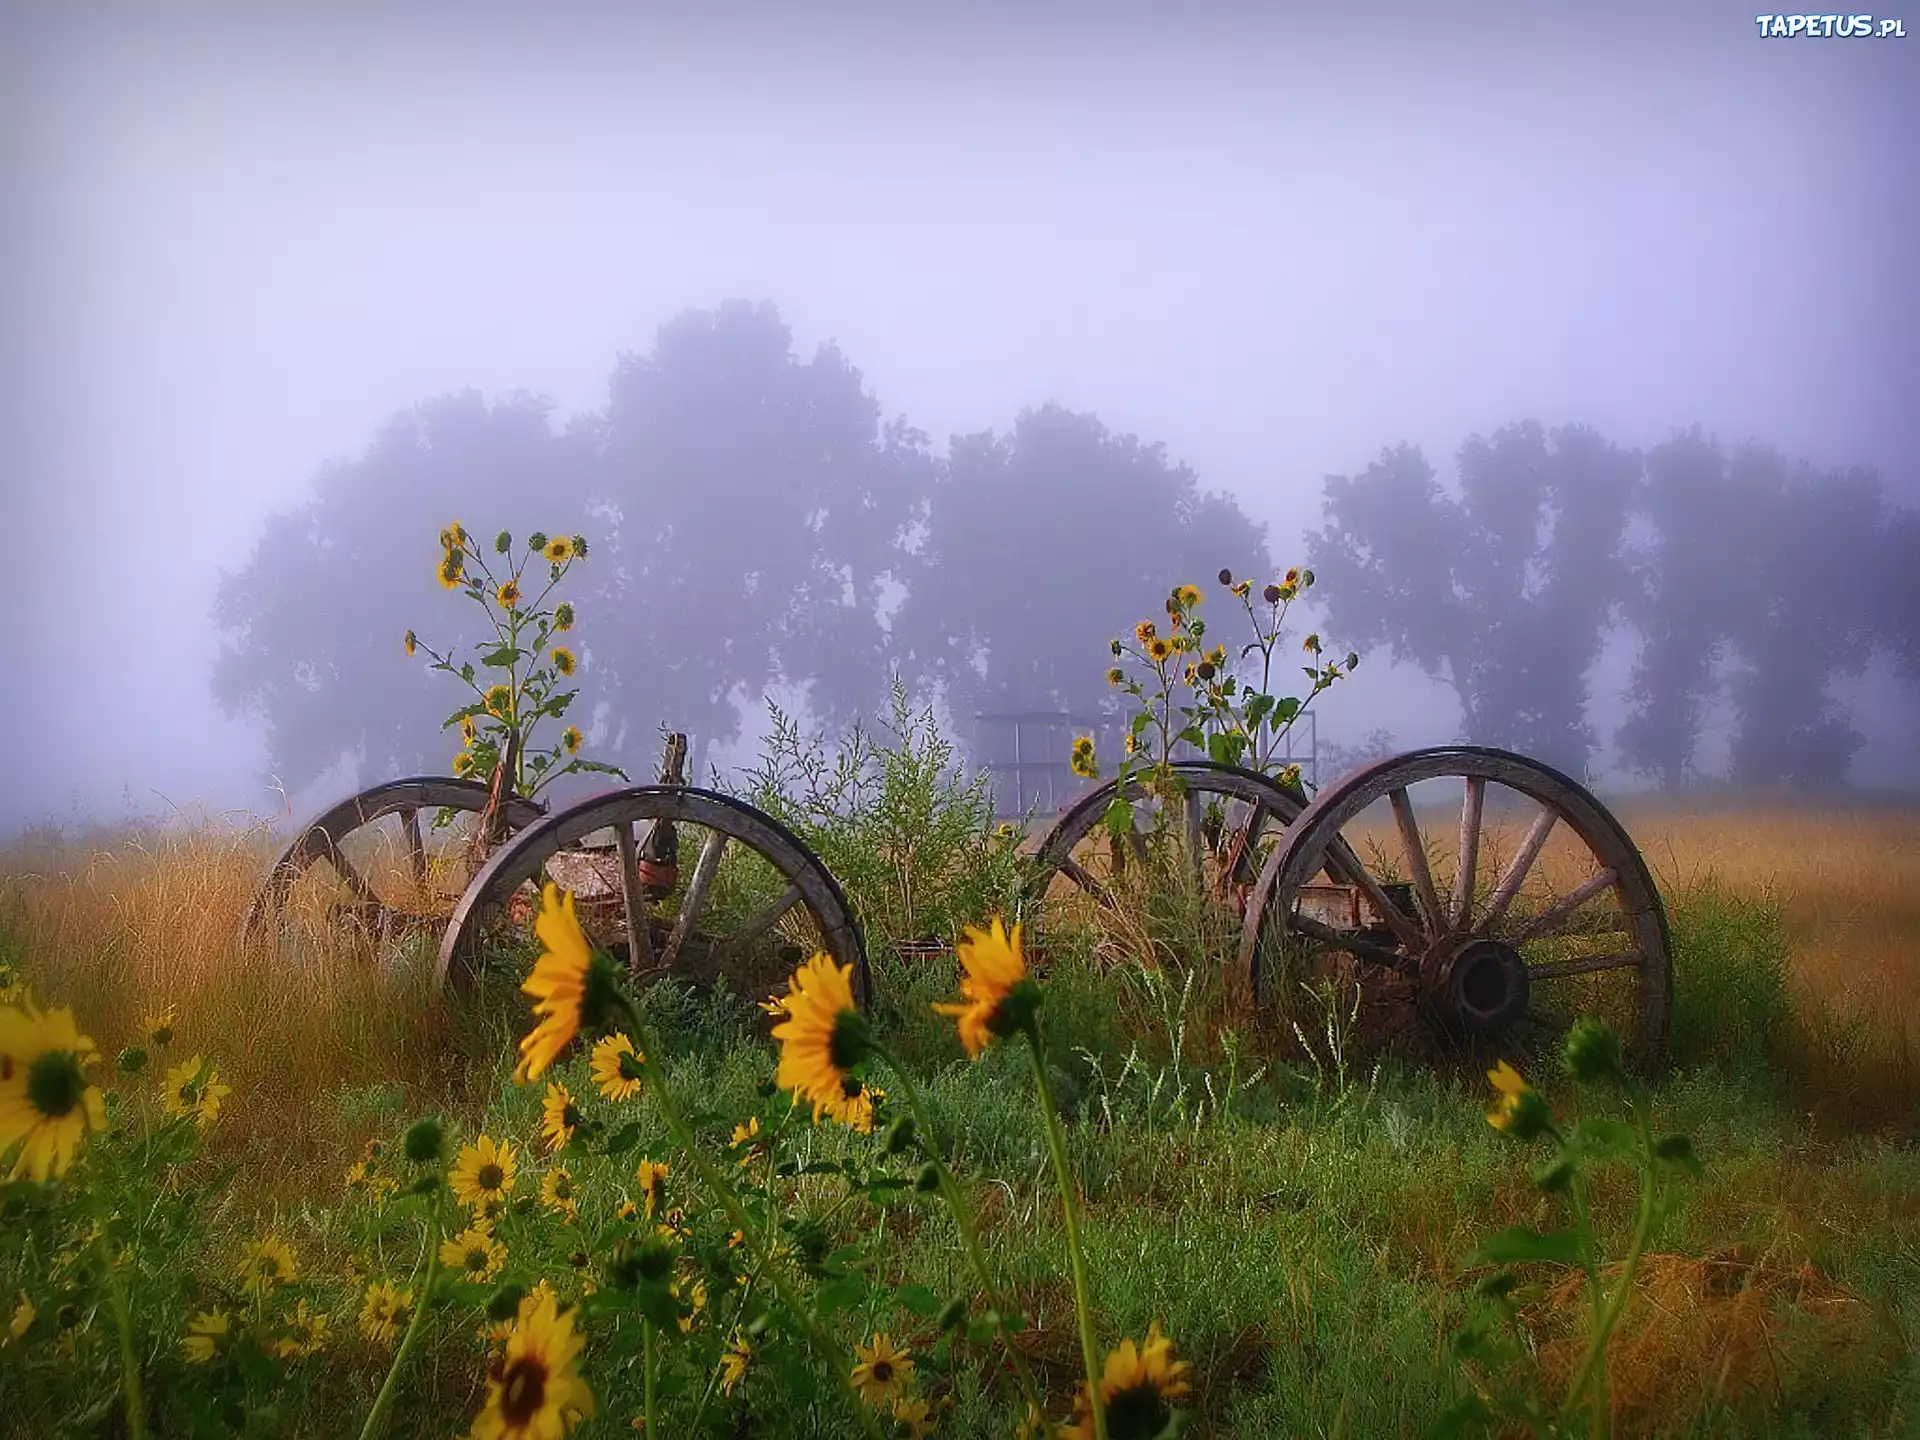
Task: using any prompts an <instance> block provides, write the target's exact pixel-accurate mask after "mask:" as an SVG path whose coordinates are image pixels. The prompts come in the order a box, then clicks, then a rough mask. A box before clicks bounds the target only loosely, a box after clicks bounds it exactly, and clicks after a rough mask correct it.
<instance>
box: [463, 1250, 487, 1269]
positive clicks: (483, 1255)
mask: <svg viewBox="0 0 1920 1440" xmlns="http://www.w3.org/2000/svg"><path fill="white" fill-rule="evenodd" d="M487 1262H488V1256H487V1252H486V1251H485V1250H484V1249H482V1248H481V1247H480V1246H478V1245H476V1246H474V1247H473V1248H472V1249H471V1250H469V1251H467V1269H469V1270H484V1269H486V1268H487Z"/></svg>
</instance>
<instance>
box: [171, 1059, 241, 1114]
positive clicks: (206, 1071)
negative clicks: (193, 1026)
mask: <svg viewBox="0 0 1920 1440" xmlns="http://www.w3.org/2000/svg"><path fill="white" fill-rule="evenodd" d="M232 1093H233V1087H232V1086H231V1085H223V1084H221V1083H220V1072H219V1071H218V1070H215V1069H214V1068H213V1067H212V1066H211V1065H206V1064H204V1062H203V1061H202V1060H201V1058H200V1057H199V1056H198V1055H194V1056H190V1057H189V1058H187V1059H185V1060H183V1061H181V1062H180V1063H179V1064H178V1065H175V1066H174V1067H173V1068H172V1069H170V1070H168V1071H167V1078H166V1084H165V1085H164V1087H163V1088H162V1089H161V1092H160V1100H161V1104H162V1105H163V1107H164V1108H165V1110H166V1113H167V1114H168V1116H169V1117H173V1118H178V1117H180V1116H183V1115H191V1116H193V1118H194V1119H195V1121H197V1122H198V1123H199V1126H200V1128H201V1129H202V1130H204V1129H206V1128H207V1127H208V1126H209V1125H211V1124H213V1122H214V1120H215V1119H217V1118H218V1117H219V1114H220V1102H221V1101H222V1100H225V1099H226V1098H227V1096H229V1095H231V1094H232Z"/></svg>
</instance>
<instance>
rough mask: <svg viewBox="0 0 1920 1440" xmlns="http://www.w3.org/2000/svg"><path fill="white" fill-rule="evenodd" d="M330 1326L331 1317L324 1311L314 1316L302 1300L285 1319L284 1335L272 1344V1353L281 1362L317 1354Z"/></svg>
mask: <svg viewBox="0 0 1920 1440" xmlns="http://www.w3.org/2000/svg"><path fill="white" fill-rule="evenodd" d="M332 1325H333V1319H332V1317H331V1316H329V1315H327V1314H326V1313H325V1312H324V1311H323V1312H321V1313H320V1314H317V1315H316V1314H315V1313H313V1311H312V1310H311V1309H310V1308H309V1306H308V1304H307V1302H306V1301H305V1300H302V1301H301V1302H300V1303H299V1304H298V1305H296V1306H295V1307H294V1311H293V1314H291V1315H289V1316H288V1317H287V1329H286V1333H285V1334H283V1335H282V1336H281V1337H280V1338H279V1339H278V1340H276V1341H275V1342H274V1345H273V1353H274V1354H276V1355H278V1356H279V1357H280V1358H281V1359H282V1360H304V1359H306V1358H307V1356H309V1355H314V1354H318V1353H319V1351H320V1349H321V1347H323V1346H324V1345H325V1344H326V1343H327V1331H328V1330H329V1329H330V1328H331V1327H332Z"/></svg>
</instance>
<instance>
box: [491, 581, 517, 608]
mask: <svg viewBox="0 0 1920 1440" xmlns="http://www.w3.org/2000/svg"><path fill="white" fill-rule="evenodd" d="M493 598H494V599H496V600H498V601H499V602H500V608H501V609H502V610H518V609H519V608H520V582H519V581H517V580H509V581H507V582H506V583H505V584H503V585H502V586H501V587H500V588H499V589H498V590H496V591H494V592H493Z"/></svg>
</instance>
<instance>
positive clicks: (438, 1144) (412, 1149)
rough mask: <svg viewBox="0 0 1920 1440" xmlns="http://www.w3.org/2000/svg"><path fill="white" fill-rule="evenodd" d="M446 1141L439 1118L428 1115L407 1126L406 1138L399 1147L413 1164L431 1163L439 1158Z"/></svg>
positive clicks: (445, 1133)
mask: <svg viewBox="0 0 1920 1440" xmlns="http://www.w3.org/2000/svg"><path fill="white" fill-rule="evenodd" d="M446 1143H447V1132H446V1131H445V1130H444V1129H443V1128H441V1125H440V1122H439V1120H437V1119H436V1118H434V1117H433V1116H431V1115H429V1116H427V1117H426V1118H424V1119H421V1120H416V1121H414V1122H413V1124H411V1125H409V1126H408V1127H407V1138H406V1140H405V1141H404V1142H403V1143H402V1146H401V1148H402V1150H403V1151H404V1152H405V1154H406V1157H407V1159H409V1160H411V1161H412V1162H413V1163H414V1164H416V1165H431V1164H432V1163H433V1162H434V1161H436V1160H438V1159H440V1157H441V1155H442V1153H443V1152H444V1151H445V1149H446Z"/></svg>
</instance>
